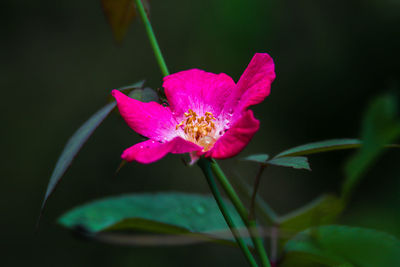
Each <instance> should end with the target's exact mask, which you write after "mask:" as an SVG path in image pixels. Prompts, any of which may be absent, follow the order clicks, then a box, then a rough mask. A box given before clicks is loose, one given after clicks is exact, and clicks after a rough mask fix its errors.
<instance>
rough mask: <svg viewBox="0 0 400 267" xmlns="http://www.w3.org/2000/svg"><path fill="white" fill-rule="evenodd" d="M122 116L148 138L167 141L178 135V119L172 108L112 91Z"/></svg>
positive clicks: (136, 130) (130, 125)
mask: <svg viewBox="0 0 400 267" xmlns="http://www.w3.org/2000/svg"><path fill="white" fill-rule="evenodd" d="M111 94H112V95H113V96H114V97H115V99H116V101H117V105H118V109H119V112H120V113H121V116H122V117H123V118H124V119H125V121H126V123H127V124H128V125H129V127H131V128H132V129H133V130H134V131H135V132H137V133H139V134H141V135H143V136H146V137H148V138H151V139H154V140H157V141H165V140H170V139H172V138H173V137H175V136H176V133H175V127H176V124H177V122H176V120H175V119H174V118H173V116H172V113H171V110H170V109H169V108H168V107H164V106H162V105H160V104H158V103H156V102H149V103H143V102H140V101H138V100H136V99H133V98H130V97H128V96H126V95H124V94H123V93H121V92H120V91H118V90H113V91H112V93H111Z"/></svg>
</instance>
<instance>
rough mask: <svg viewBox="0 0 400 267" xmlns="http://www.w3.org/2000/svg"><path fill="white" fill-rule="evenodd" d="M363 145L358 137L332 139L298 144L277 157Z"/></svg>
mask: <svg viewBox="0 0 400 267" xmlns="http://www.w3.org/2000/svg"><path fill="white" fill-rule="evenodd" d="M360 146H361V141H360V140H358V139H331V140H326V141H320V142H314V143H309V144H305V145H301V146H296V147H293V148H290V149H288V150H285V151H283V152H281V153H279V154H278V155H276V156H275V158H281V157H293V156H303V155H310V154H316V153H322V152H328V151H333V150H343V149H350V148H357V147H360Z"/></svg>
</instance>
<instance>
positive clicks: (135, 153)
mask: <svg viewBox="0 0 400 267" xmlns="http://www.w3.org/2000/svg"><path fill="white" fill-rule="evenodd" d="M201 149H202V148H201V147H199V146H198V145H196V144H194V143H192V142H189V141H186V140H185V139H182V138H181V137H175V138H174V139H172V140H171V141H168V142H165V143H160V142H157V141H154V140H147V141H144V142H141V143H138V144H136V145H134V146H131V147H129V148H127V149H126V150H125V151H124V153H122V156H121V158H122V159H124V160H126V161H134V160H135V161H137V162H140V163H144V164H148V163H152V162H155V161H157V160H159V159H161V158H163V157H164V156H165V155H166V154H168V153H173V154H182V153H189V152H192V151H198V150H201Z"/></svg>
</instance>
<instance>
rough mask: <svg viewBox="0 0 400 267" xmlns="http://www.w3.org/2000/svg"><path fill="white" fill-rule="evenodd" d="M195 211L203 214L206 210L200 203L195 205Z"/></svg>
mask: <svg viewBox="0 0 400 267" xmlns="http://www.w3.org/2000/svg"><path fill="white" fill-rule="evenodd" d="M195 211H196V212H197V213H198V214H204V213H205V212H206V210H205V208H204V207H203V206H202V205H198V206H196V207H195Z"/></svg>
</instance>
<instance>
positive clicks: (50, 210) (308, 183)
mask: <svg viewBox="0 0 400 267" xmlns="http://www.w3.org/2000/svg"><path fill="white" fill-rule="evenodd" d="M1 6H2V7H1V9H0V13H1V20H2V23H1V25H2V38H1V42H0V47H1V62H2V63H1V64H0V68H1V69H0V73H1V74H0V86H1V88H2V99H3V101H2V112H1V113H0V114H1V115H0V116H1V125H2V126H1V127H2V129H3V130H2V131H1V138H0V142H1V148H2V156H3V158H2V160H1V161H0V164H1V173H2V179H1V180H0V188H1V200H2V201H1V204H0V208H1V214H2V215H1V220H0V229H1V230H0V246H1V250H0V255H1V263H0V265H1V266H205V265H207V266H243V265H245V264H246V262H245V260H244V258H243V257H242V254H241V253H240V252H239V250H237V249H235V248H229V247H222V246H218V245H214V244H200V245H193V246H186V247H155V248H137V247H134V248H129V247H116V246H111V245H106V244H98V243H94V242H90V241H87V240H81V239H77V238H76V237H74V236H73V235H71V233H70V232H69V231H67V230H66V229H63V228H62V227H60V226H59V225H57V224H56V220H57V218H58V217H59V216H60V215H61V214H62V213H64V212H65V211H67V210H69V209H70V208H72V207H74V206H76V205H79V204H82V203H85V202H87V201H90V200H94V199H97V198H101V197H105V196H111V195H118V194H121V193H130V192H156V191H184V192H199V193H208V187H207V184H206V182H205V179H204V178H203V176H202V174H201V172H200V170H199V168H197V167H196V166H195V167H192V168H190V167H185V166H184V165H183V164H182V162H181V160H180V157H179V156H171V155H170V156H168V157H166V158H165V159H163V160H161V161H159V162H157V163H154V164H152V165H140V164H137V163H131V164H128V165H127V166H126V167H124V168H123V169H122V170H121V171H120V172H119V173H118V175H117V176H114V172H115V170H116V168H117V167H118V165H119V163H120V154H121V152H122V151H123V149H124V148H126V147H128V146H131V145H133V144H134V143H136V142H138V141H140V137H138V136H137V135H136V134H135V133H134V132H133V131H131V130H130V129H129V127H128V126H127V125H125V123H124V122H123V120H122V119H121V118H120V117H119V116H118V114H117V113H115V114H113V115H112V116H110V117H109V118H108V119H107V120H106V121H105V123H104V124H103V125H101V126H100V128H99V129H98V130H97V131H96V132H95V134H94V136H93V137H92V138H91V139H90V140H89V142H88V143H87V145H85V146H84V148H83V149H82V151H81V153H80V154H79V155H78V157H77V158H76V160H75V162H74V163H73V165H72V167H71V168H70V170H69V171H68V172H67V173H66V175H65V177H64V179H63V180H62V182H61V183H60V185H59V187H58V189H57V191H56V192H55V194H54V195H53V197H52V198H51V199H50V200H49V203H48V206H47V209H46V211H45V213H44V216H43V218H42V221H41V225H40V228H39V229H38V230H37V231H36V229H35V223H36V219H37V217H38V214H39V210H40V206H41V202H42V200H43V196H44V193H45V190H46V186H47V183H48V180H49V177H50V175H51V171H52V169H53V167H54V165H55V163H56V160H57V158H58V156H59V155H60V153H61V151H62V149H63V147H64V144H65V143H66V141H67V140H68V138H69V137H70V136H71V135H72V134H73V132H74V131H75V130H76V129H77V128H78V127H79V126H80V125H81V124H82V123H83V122H84V121H85V120H86V119H87V118H89V117H90V115H92V114H93V113H94V112H95V111H96V110H97V109H99V108H101V107H102V106H103V105H104V104H105V103H106V102H107V98H108V97H109V94H110V91H111V89H113V88H117V87H121V86H124V85H127V84H131V83H133V82H136V81H138V80H141V79H145V80H146V84H147V85H148V86H150V87H152V88H159V87H160V86H161V75H160V72H159V69H158V65H157V63H156V61H155V59H154V57H153V54H152V50H151V49H150V46H149V42H148V40H147V37H146V35H145V31H144V29H143V25H141V22H140V21H136V22H134V23H133V24H132V25H131V27H130V29H129V31H128V34H127V36H126V39H125V40H124V41H123V42H122V44H121V45H118V44H117V43H116V42H115V41H114V39H113V36H112V32H111V28H110V26H109V25H108V24H107V22H106V20H105V17H104V15H103V13H102V9H101V4H100V1H66V0H60V1H56V2H54V1H47V0H39V1H24V0H22V1H3V2H2V4H1ZM151 19H152V23H153V27H154V29H155V32H156V34H157V37H158V39H159V42H160V46H161V49H162V51H163V52H164V56H165V59H166V62H167V65H168V67H169V69H170V71H171V72H177V71H180V70H184V69H189V68H194V67H196V68H200V69H204V70H207V71H210V72H215V73H220V72H224V73H227V74H228V75H230V76H231V77H232V78H233V79H234V80H235V81H237V80H238V78H239V77H240V75H241V73H242V72H243V71H244V69H245V68H246V66H247V64H248V63H249V61H250V59H251V57H252V56H253V54H254V53H256V52H268V53H269V54H270V55H271V56H272V57H273V58H274V60H275V64H276V73H277V79H276V81H275V82H274V84H273V87H272V92H271V95H270V96H269V97H268V98H267V99H266V101H265V102H263V103H262V104H260V105H258V106H257V107H255V108H254V110H255V114H256V117H257V118H258V119H260V120H261V129H260V131H259V132H258V133H257V134H256V136H255V137H254V139H253V141H252V142H251V144H250V145H249V146H248V147H247V148H246V149H245V150H244V151H243V152H242V153H241V154H240V155H239V156H238V157H236V158H234V159H230V160H226V161H223V162H221V164H222V167H223V168H224V169H225V170H226V172H227V173H228V174H230V175H238V176H241V177H243V178H244V179H246V180H248V181H249V182H252V181H253V179H254V176H255V174H256V167H255V166H254V165H253V164H250V163H245V162H240V161H238V158H240V157H243V156H246V155H250V154H252V153H268V154H270V155H273V154H275V153H278V152H280V151H282V150H284V149H287V148H290V147H292V146H296V145H300V144H303V143H307V142H311V141H320V140H324V139H330V138H341V137H359V131H360V124H361V118H362V115H363V113H364V111H365V109H366V107H367V105H368V103H369V102H370V101H371V100H372V99H373V98H374V96H376V95H379V94H380V93H382V92H387V91H396V88H398V86H399V81H400V77H399V67H398V65H399V63H398V62H399V60H400V50H399V47H400V38H399V37H400V32H399V29H400V27H399V26H400V3H399V2H398V1H395V0H364V1H361V0H360V1H345V0H339V1H311V0H306V1H290V0H282V1H276V0H275V1H274V0H272V1H264V0H255V1H237V0H231V1H218V0H217V1H215V0H204V1H183V0H172V1H157V0H153V1H151ZM352 153H353V151H347V152H335V153H329V154H321V155H316V156H311V157H310V161H311V167H312V169H313V171H312V172H306V171H295V170H292V169H280V168H278V167H276V168H273V167H271V168H269V169H268V171H267V172H266V174H265V175H264V177H263V178H264V179H263V180H262V182H261V188H260V194H261V196H262V197H263V198H264V199H265V200H266V201H267V202H268V203H270V205H271V206H272V207H273V208H275V209H276V211H277V212H278V213H279V214H284V213H285V212H288V211H290V210H292V209H294V208H297V207H300V206H302V205H304V204H306V203H307V202H309V201H310V200H312V199H314V198H315V197H317V196H318V195H320V194H321V193H326V192H333V193H335V192H338V190H339V188H340V186H341V181H342V180H343V164H344V163H345V161H346V159H347V158H348V157H349V156H350V155H351V154H352ZM399 160H400V154H399V152H396V151H388V152H387V153H385V155H384V156H383V157H381V158H380V159H379V161H378V162H376V164H375V166H374V168H373V169H371V171H370V172H369V173H368V174H367V176H366V178H365V179H364V180H363V182H362V184H361V185H360V186H359V187H358V190H357V192H356V193H355V194H354V197H353V198H352V201H351V203H350V205H349V207H348V208H347V210H346V212H345V213H344V214H343V216H342V218H341V220H340V222H341V223H343V224H348V225H356V226H368V227H372V228H376V229H380V230H383V231H386V232H389V233H391V234H394V235H396V236H397V237H400V227H399V225H400V216H399V212H398V207H399V204H400V194H399V192H400V182H399V179H398V178H399V174H400V167H399V166H398V164H396V163H398V162H399Z"/></svg>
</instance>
